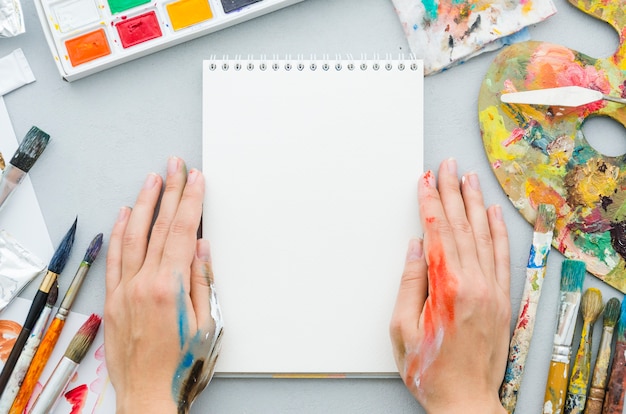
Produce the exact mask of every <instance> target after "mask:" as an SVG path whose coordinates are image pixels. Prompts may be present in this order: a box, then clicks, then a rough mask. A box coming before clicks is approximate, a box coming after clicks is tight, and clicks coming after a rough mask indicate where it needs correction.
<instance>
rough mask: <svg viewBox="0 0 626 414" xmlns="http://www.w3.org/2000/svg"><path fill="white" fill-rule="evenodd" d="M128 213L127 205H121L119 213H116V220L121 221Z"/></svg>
mask: <svg viewBox="0 0 626 414" xmlns="http://www.w3.org/2000/svg"><path fill="white" fill-rule="evenodd" d="M129 213H130V208H129V207H126V206H124V207H121V208H120V211H119V213H118V214H117V221H118V222H121V221H124V220H126V218H127V217H128V214H129Z"/></svg>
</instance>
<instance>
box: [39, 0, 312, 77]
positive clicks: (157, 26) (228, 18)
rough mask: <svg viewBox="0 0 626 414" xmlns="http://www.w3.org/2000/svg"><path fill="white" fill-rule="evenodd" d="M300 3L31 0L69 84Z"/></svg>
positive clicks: (261, 0) (274, 0) (265, 0)
mask: <svg viewBox="0 0 626 414" xmlns="http://www.w3.org/2000/svg"><path fill="white" fill-rule="evenodd" d="M300 1H302V0H35V5H36V7H37V13H38V14H39V19H40V21H41V24H42V26H43V29H44V33H45V35H46V39H47V41H48V45H49V46H50V49H51V51H52V55H53V57H54V60H55V62H56V65H57V67H58V69H59V72H60V73H61V76H62V77H63V78H64V79H65V80H67V81H73V80H76V79H80V78H82V77H85V76H88V75H91V74H93V73H96V72H99V71H101V70H104V69H108V68H110V67H113V66H116V65H119V64H121V63H124V62H128V61H130V60H133V59H136V58H138V57H141V56H145V55H147V54H150V53H153V52H156V51H159V50H162V49H165V48H167V47H170V46H173V45H176V44H179V43H182V42H185V41H187V40H191V39H194V38H196V37H200V36H203V35H205V34H208V33H211V32H215V31H217V30H220V29H224V28H226V27H229V26H232V25H234V24H237V23H241V22H244V21H246V20H250V19H252V18H254V17H258V16H261V15H263V14H267V13H270V12H272V11H275V10H278V9H280V8H283V7H286V6H289V5H291V4H294V3H298V2H300Z"/></svg>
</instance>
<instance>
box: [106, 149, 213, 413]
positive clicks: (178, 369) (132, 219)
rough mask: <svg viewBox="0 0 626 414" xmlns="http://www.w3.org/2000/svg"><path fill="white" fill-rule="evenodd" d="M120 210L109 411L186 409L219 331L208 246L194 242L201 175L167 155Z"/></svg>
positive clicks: (114, 251)
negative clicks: (159, 170) (113, 404)
mask: <svg viewBox="0 0 626 414" xmlns="http://www.w3.org/2000/svg"><path fill="white" fill-rule="evenodd" d="M161 186H162V179H161V177H160V176H158V175H157V174H150V175H148V178H147V179H146V181H145V183H144V186H143V188H142V189H141V191H140V193H139V196H138V197H137V201H136V204H135V207H134V208H133V209H132V210H131V209H130V208H128V207H123V208H122V209H120V212H119V216H118V219H117V221H116V223H115V225H114V227H113V231H112V233H111V238H110V242H109V251H108V255H107V270H106V300H105V312H104V341H105V354H106V363H107V368H108V371H109V375H110V378H111V383H112V384H113V387H114V388H115V393H116V400H117V413H141V412H143V413H151V414H155V413H179V414H180V413H186V412H187V411H188V410H189V406H190V405H191V403H192V402H193V400H194V398H195V397H196V396H197V394H198V393H199V392H200V391H202V390H203V389H204V387H205V386H206V385H207V383H208V382H209V381H210V379H211V377H212V375H213V369H214V367H215V359H216V358H217V353H218V352H219V342H220V339H221V332H222V318H221V313H220V308H219V305H218V302H217V299H216V296H215V292H214V290H213V273H212V270H211V258H210V248H209V244H208V242H207V241H205V240H196V232H197V229H198V226H199V224H200V218H201V215H202V200H203V197H204V177H203V176H202V174H201V173H200V172H199V171H198V170H195V169H192V170H191V171H189V174H187V170H186V167H185V164H184V162H183V161H182V160H181V159H179V158H175V157H172V158H170V159H169V160H168V166H167V178H166V183H165V191H164V192H163V196H162V198H161V203H160V206H159V212H158V215H157V218H156V221H155V222H154V225H152V222H153V215H154V214H155V208H156V206H157V202H158V200H159V196H160V193H161Z"/></svg>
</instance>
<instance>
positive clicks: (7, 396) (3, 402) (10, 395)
mask: <svg viewBox="0 0 626 414" xmlns="http://www.w3.org/2000/svg"><path fill="white" fill-rule="evenodd" d="M58 293H59V287H58V284H57V283H55V284H53V285H52V287H51V288H50V293H49V294H48V300H47V301H46V306H45V307H44V308H43V311H42V312H41V315H39V319H37V323H36V324H35V327H34V328H33V330H32V331H31V333H30V336H29V337H28V340H27V341H26V345H24V350H23V351H22V353H21V354H20V357H19V358H18V359H17V363H16V364H15V368H13V373H12V374H11V378H9V382H8V383H7V385H6V388H5V389H4V392H3V393H2V397H0V414H6V413H8V412H9V410H10V409H11V404H13V399H14V398H15V396H16V395H17V392H18V391H19V389H20V384H21V383H22V380H23V379H24V375H25V374H26V371H27V370H28V367H29V366H30V362H31V361H32V360H33V356H34V355H35V352H36V351H37V348H38V347H39V344H40V343H41V337H42V336H43V333H44V331H45V330H46V326H48V321H49V319H50V315H51V314H52V307H53V306H54V304H55V303H56V301H57V298H58Z"/></svg>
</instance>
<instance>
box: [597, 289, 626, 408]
mask: <svg viewBox="0 0 626 414" xmlns="http://www.w3.org/2000/svg"><path fill="white" fill-rule="evenodd" d="M625 396H626V300H623V299H622V307H621V309H620V316H619V322H618V323H617V342H616V343H615V353H614V356H613V365H612V366H611V376H610V377H609V385H608V386H607V388H606V397H604V405H603V408H602V414H622V411H623V409H624V397H625Z"/></svg>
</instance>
